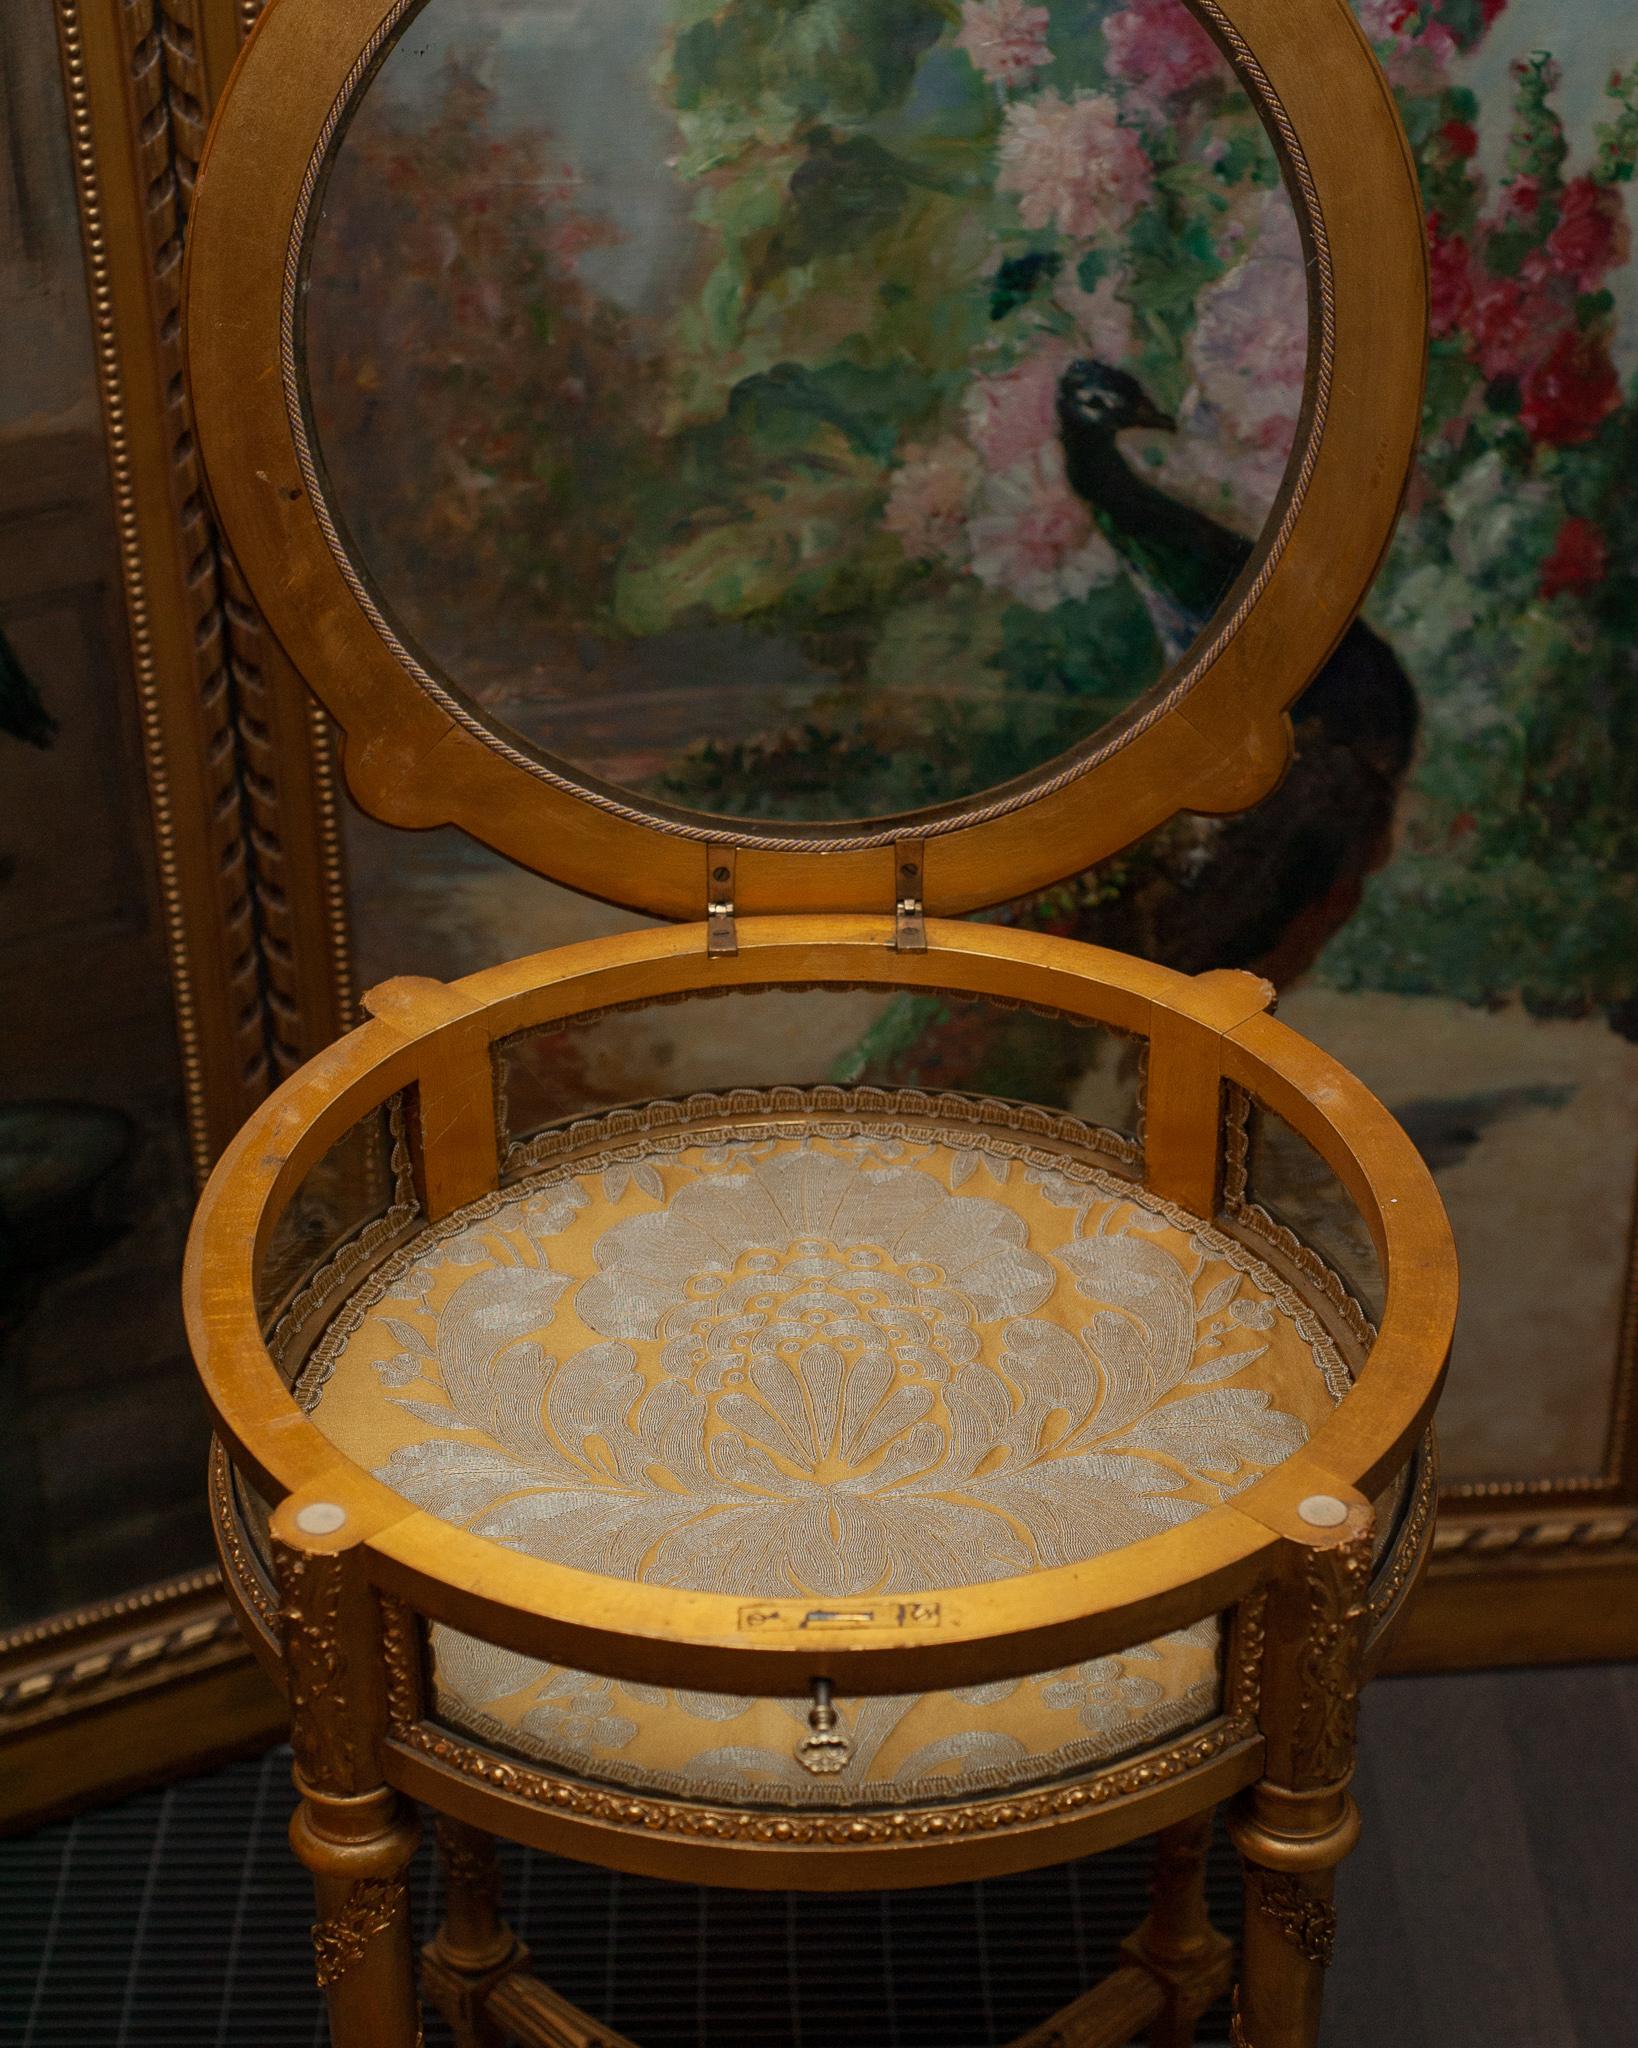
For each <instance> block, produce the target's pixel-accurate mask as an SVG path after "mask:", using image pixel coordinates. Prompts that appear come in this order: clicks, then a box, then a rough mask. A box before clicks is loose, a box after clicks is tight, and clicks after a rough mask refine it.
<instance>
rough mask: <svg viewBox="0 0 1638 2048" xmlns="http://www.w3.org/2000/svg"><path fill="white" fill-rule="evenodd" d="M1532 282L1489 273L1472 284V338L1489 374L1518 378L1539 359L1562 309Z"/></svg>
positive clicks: (1552, 333)
mask: <svg viewBox="0 0 1638 2048" xmlns="http://www.w3.org/2000/svg"><path fill="white" fill-rule="evenodd" d="M1529 282H1533V280H1522V279H1520V278H1516V277H1487V278H1485V279H1484V280H1483V281H1482V282H1481V283H1480V284H1478V285H1477V286H1476V287H1475V288H1474V293H1473V338H1474V352H1475V354H1476V355H1477V357H1478V360H1479V367H1480V369H1482V370H1483V371H1484V374H1485V375H1486V376H1487V377H1522V376H1524V375H1525V374H1526V372H1527V371H1530V370H1532V369H1534V367H1535V366H1536V365H1537V364H1538V363H1539V362H1540V361H1541V359H1542V357H1543V356H1544V355H1545V354H1546V353H1547V351H1548V349H1549V348H1550V347H1551V345H1552V338H1553V335H1554V333H1555V332H1556V331H1557V330H1558V329H1559V328H1560V327H1561V326H1562V325H1563V318H1564V316H1563V313H1562V311H1561V310H1560V309H1559V307H1558V306H1557V305H1556V304H1555V302H1554V301H1553V299H1552V298H1551V297H1550V296H1548V295H1547V294H1546V293H1544V292H1542V291H1540V290H1539V289H1538V290H1535V291H1532V290H1530V289H1529V288H1528V285H1529Z"/></svg>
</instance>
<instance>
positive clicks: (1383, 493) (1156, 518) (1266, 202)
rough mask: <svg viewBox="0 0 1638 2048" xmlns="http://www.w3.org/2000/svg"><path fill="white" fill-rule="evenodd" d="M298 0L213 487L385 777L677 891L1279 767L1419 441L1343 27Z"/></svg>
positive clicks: (829, 2) (1404, 247)
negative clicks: (716, 854)
mask: <svg viewBox="0 0 1638 2048" xmlns="http://www.w3.org/2000/svg"><path fill="white" fill-rule="evenodd" d="M1301 13H1302V19H1301V24H1300V32H1299V30H1298V29H1297V28H1294V27H1293V23H1292V11H1291V9H1290V6H1289V0H1189V4H1188V5H1187V6H1185V5H1184V4H1183V0H1130V4H1116V0H1041V4H1029V0H271V4H270V5H269V6H268V8H267V10H266V12H265V13H264V15H263V17H262V19H261V22H260V25H259V26H258V28H257V31H256V34H255V36H254V37H253V39H252V41H251V44H250V46H249V48H248V49H247V51H246V54H245V58H244V61H243V62H242V63H241V65H240V67H239V69H238V71H237V72H236V73H235V76H234V80H233V82H232V84H231V86H230V88H229V90H228V92H227V93H226V95H225V97H224V102H223V105H222V108H221V110H220V112H219V115H218V119H217V122H216V124H215V127H214V129H213V135H212V141H211V144H210V147H209V149H208V151H207V153H206V159H205V162H204V165H203V166H202V169H201V175H200V179H199V185H198V189H197V193H196V196H195V204H194V210H193V215H192V219H191V223H190V239H189V249H190V266H191V279H190V287H189V361H190V371H191V376H192V382H193V389H194V395H195V402H196V408H197V416H198V423H199V435H200V442H201V446H202V448H203V450H204V454H205V460H206V465H207V469H208V471H209V474H210V479H211V486H212V490H213V494H214V496H215V498H216V501H217V504H218V506H219V508H220V510H221V513H222V517H223V521H224V524H225V526H226V527H227V530H228V533H229V537H230V539H231V540H232V543H233V545H234V548H235V551H236V553H237V554H238V556H239V558H240V560H241V562H242V564H243V566H244V568H245V571H246V574H247V576H248V577H249V579H250V581H251V583H252V586H253V588H254V589H255V592H256V595H257V597H258V600H259V601H260V603H261V604H262V606H263V608H264V610H265V612H266V614H267V617H268V620H269V623H270V624H271V625H272V626H273V628H274V630H275V631H276V632H277V634H278V635H279V637H280V639H281V640H282V641H283V643H284V645H285V648H286V650H287V652H289V654H290V655H291V656H292V658H293V659H294V661H295V663H296V665H297V667H298V668H299V669H300V670H301V672H302V674H303V675H304V676H305V678H306V679H307V681H308V682H309V683H310V684H311V685H312V687H313V688H314V689H315V690H316V691H317V692H318V693H319V695H320V696H322V697H323V698H324V701H325V702H326V704H327V705H328V706H329V708H330V709H331V711H332V712H333V713H334V714H335V716H336V718H337V719H338V721H339V722H340V724H341V726H342V727H343V729H344V731H345V734H346V742H347V745H346V768H347V775H348V780H349V783H350V785H351V787H352V789H353V791H354V793H355V794H356V795H357V796H358V798H359V800H360V801H361V802H362V803H363V804H364V805H365V807H366V808H367V809H369V810H372V811H374V812H375V813H376V814H377V815H378V816H381V817H384V818H386V819H388V820H389V821H391V822H394V823H399V824H405V825H431V824H439V823H446V822H447V823H455V824H459V825H462V826H464V827H465V828H466V829H467V830H468V831H470V832H473V833H474V834H476V835H477V836H478V837H480V838H482V839H484V840H486V841H487V842H488V843H489V844H491V845H492V846H495V847H496V848H497V849H498V850H499V851H501V852H502V853H504V854H506V855H508V856H509V857H510V858H512V859H515V860H519V861H521V862H523V863H525V864H526V865H529V866H531V867H534V868H537V869H539V870H540V871H542V872H544V873H549V874H553V875H556V876H557V877H558V878H559V879H561V880H564V881H566V882H569V883H571V884H573V885H574V886H577V887H580V888H585V889H589V890H591V891H593V892H595V893H601V894H606V895H609V896H611V897H615V898H618V899H619V900H622V901H624V902H627V903H629V904H631V905H632V906H633V907H636V908H640V909H645V910H651V911H656V912H659V913H662V914H666V915H681V916H691V917H698V916H700V915H701V914H702V910H703V903H704V896H705V883H704V876H705V869H706V865H707V859H706V850H707V849H708V848H709V847H710V846H711V845H713V844H716V845H719V846H720V845H721V844H723V843H725V842H726V843H732V844H733V845H734V846H736V847H737V848H738V850H739V852H740V854H741V855H742V856H744V858H743V859H742V861H741V865H740V870H739V907H740V909H742V910H744V911H747V912H756V911H762V910H770V909H795V908H801V909H821V908H831V909H842V910H847V909H859V910H874V911H880V912H882V913H887V912H888V911H890V909H891V907H892V905H893V902H894V900H895V899H894V896H893V886H894V879H893V861H892V848H893V846H894V844H895V842H896V841H899V840H904V839H916V840H920V841H923V842H925V845H926V861H925V892H924V895H925V908H926V910H927V911H928V912H929V913H930V914H933V915H944V914H950V913H952V912H956V911H960V910H965V909H971V908H974V907H976V906H978V905H980V904H983V903H993V902H999V901H1002V900H1004V899H1006V898H1008V897H1012V896H1018V895H1021V894H1023V893H1025V892H1026V891H1028V890H1030V889H1033V888H1036V887H1039V886H1042V885H1044V884H1046V883H1050V882H1053V881H1056V880H1058V879H1060V878H1062V877H1063V876H1065V875H1068V874H1072V873H1074V872H1075V871H1076V870H1078V869H1080V868H1084V867H1086V866H1088V865H1090V864H1091V863H1092V862H1093V861H1095V860H1097V859H1098V858H1100V857H1102V856H1103V855H1105V854H1108V853H1111V852H1113V851H1115V850H1117V849H1118V848H1120V847H1121V846H1124V845H1127V844H1129V843H1130V842H1131V841H1132V840H1133V839H1135V838H1137V837H1138V836H1140V835H1141V834H1142V833H1143V832H1145V831H1147V830H1148V829H1150V827H1152V826H1154V825H1157V824H1159V823H1161V822H1163V821H1164V820H1165V819H1166V818H1168V817H1170V816H1171V815H1172V814H1173V813H1175V812H1176V811H1178V810H1180V809H1194V810H1203V811H1213V812H1221V811H1229V810H1234V809H1238V808H1242V807H1244V806H1245V805H1246V804H1249V803H1252V802H1254V801H1255V800H1256V799H1257V798H1258V797H1259V796H1260V795H1262V794H1263V793H1264V792H1265V791H1266V790H1268V789H1269V788H1270V787H1271V786H1272V784H1273V783H1274V781H1275V780H1277V778H1278V776H1279V774H1280V773H1281V771H1282V769H1283V766H1284V763H1285V760H1286V758H1287V754H1288V749H1289V731H1288V728H1287V726H1286V723H1285V720H1284V713H1285V710H1286V708H1287V707H1288V706H1289V705H1290V703H1291V702H1292V700H1293V699H1294V698H1295V697H1296V696H1297V694H1298V693H1299V692H1300V690H1301V689H1302V687H1303V686H1304V684H1305V683H1306V682H1307V681H1308V680H1309V679H1310V678H1311V677H1312V676H1313V675H1314V673H1315V671H1316V670H1317V669H1318V668H1319V667H1320V665H1321V664H1322V663H1323V662H1324V661H1325V659H1326V658H1327V656H1328V654H1330V653H1331V651H1332V650H1333V649H1335V647H1336V646H1337V642H1338V640H1339V638H1340V636H1342V635H1343V633H1344V632H1345V630H1346V629H1347V626H1348V621H1349V619H1350V617H1351V615H1352V613H1353V611H1354V609H1355V607H1356V606H1357V604H1358V602H1359V599H1360V597H1361V596H1362V594H1363V592H1364V590H1365V588H1366V587H1367V585H1368V583H1369V580H1370V577H1371V575H1372V573H1373V571H1374V569H1375V565H1376V563H1377V561H1378V559H1379V558H1380V555H1381V552H1382V549H1383V547H1384V545H1385V543H1386V538H1387V534H1388V532H1389V530H1390V528H1391V524H1392V519H1393V514H1394V511H1395V509H1396V506H1397V501H1398V496H1399V492H1400V489H1401V486H1402V482H1403V478H1404V476H1405V474H1406V470H1407V466H1408V462H1409V457H1410V450H1411V445H1412V441H1413V438H1414V432H1415V425H1416V419H1417V414H1418V410H1419V406H1418V399H1419V385H1420V376H1421V365H1422V355H1423V343H1424V335H1425V303H1426V279H1425V264H1424V259H1423V253H1422V232H1421V211H1420V204H1419V201H1418V197H1417V192H1416V186H1415V179H1414V174H1413V172H1412V169H1411V166H1410V161H1409V155H1408V151H1407V149H1406V147H1405V143H1404V137H1403V133H1402V131H1401V129H1400V127H1399V124H1398V118H1397V115H1396V113H1395V111H1394V109H1393V104H1392V100H1391V97H1390V95H1389V93H1388V91H1387V88H1386V84H1385V82H1384V80H1383V79H1382V76H1381V73H1380V72H1379V70H1378V69H1377V67H1376V64H1375V61H1374V59H1373V57H1372V56H1371V54H1370V51H1369V48H1368V46H1367V45H1366V43H1365V42H1364V40H1363V38H1362V37H1361V35H1360V33H1359V31H1358V29H1357V27H1356V26H1355V24H1354V22H1353V19H1352V17H1351V15H1350V14H1349V12H1348V9H1347V6H1346V4H1345V0H1311V4H1309V5H1307V6H1305V7H1304V9H1303V10H1302V11H1301Z"/></svg>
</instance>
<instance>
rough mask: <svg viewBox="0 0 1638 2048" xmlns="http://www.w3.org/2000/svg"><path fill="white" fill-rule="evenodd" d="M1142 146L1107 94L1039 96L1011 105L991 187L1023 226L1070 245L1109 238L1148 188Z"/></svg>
mask: <svg viewBox="0 0 1638 2048" xmlns="http://www.w3.org/2000/svg"><path fill="white" fill-rule="evenodd" d="M1153 182H1154V181H1153V176H1152V173H1151V171H1150V168H1149V159H1148V157H1147V156H1145V154H1144V151H1143V144H1142V143H1141V142H1140V141H1139V140H1138V138H1137V136H1136V135H1134V134H1133V133H1132V131H1131V129H1130V128H1123V127H1122V126H1121V124H1120V109H1119V108H1118V107H1117V106H1116V104H1115V102H1114V100H1113V99H1111V98H1110V96H1109V95H1108V94H1107V93H1089V92H1083V93H1077V94H1076V95H1075V97H1074V99H1072V100H1066V99H1064V98H1063V97H1062V95H1061V94H1059V93H1055V92H1043V93H1040V94H1039V95H1038V96H1037V97H1036V98H1034V99H1031V100H1019V101H1015V102H1014V103H1013V104H1012V105H1011V106H1009V107H1008V109H1007V114H1006V119H1005V121H1004V122H1003V124H1002V128H1001V168H1000V172H999V175H998V176H997V178H996V184H997V185H998V187H999V188H1000V189H1001V190H1002V191H1003V192H1015V193H1016V194H1017V195H1018V217H1019V219H1020V220H1021V221H1022V222H1023V223H1024V225H1025V227H1027V228H1033V229H1040V228H1044V227H1048V226H1051V225H1054V224H1055V225H1056V226H1057V227H1058V228H1060V229H1061V230H1062V231H1063V233H1064V234H1066V235H1072V236H1074V237H1076V238H1077V239H1093V238H1095V237H1097V236H1099V235H1108V234H1116V233H1118V232H1119V231H1120V230H1121V229H1122V228H1124V227H1125V226H1126V225H1127V223H1128V222H1129V221H1130V220H1131V219H1132V217H1133V215H1134V214H1135V213H1136V212H1137V211H1138V209H1139V207H1141V206H1142V205H1143V203H1144V202H1145V200H1147V199H1148V197H1149V194H1150V192H1151V190H1152V189H1153Z"/></svg>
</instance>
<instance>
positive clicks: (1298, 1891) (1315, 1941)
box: [1229, 1494, 1374, 2048]
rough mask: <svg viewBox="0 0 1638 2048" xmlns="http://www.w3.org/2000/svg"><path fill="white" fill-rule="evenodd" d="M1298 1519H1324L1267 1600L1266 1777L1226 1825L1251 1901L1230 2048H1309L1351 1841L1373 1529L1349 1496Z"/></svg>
mask: <svg viewBox="0 0 1638 2048" xmlns="http://www.w3.org/2000/svg"><path fill="white" fill-rule="evenodd" d="M1299 1513H1300V1514H1302V1515H1303V1516H1304V1519H1305V1520H1306V1519H1307V1517H1309V1516H1314V1517H1318V1518H1321V1519H1319V1520H1317V1521H1316V1523H1315V1524H1314V1525H1313V1526H1305V1527H1301V1533H1300V1534H1299V1535H1297V1536H1295V1537H1294V1538H1293V1540H1292V1542H1291V1545H1290V1551H1291V1555H1290V1560H1289V1568H1288V1569H1287V1570H1286V1571H1285V1572H1284V1573H1283V1574H1282V1576H1281V1577H1280V1578H1279V1579H1278V1580H1277V1581H1276V1582H1275V1584H1274V1585H1273V1586H1272V1587H1271V1588H1270V1594H1269V1607H1268V1641H1267V1648H1266V1651H1265V1656H1264V1666H1263V1673H1264V1675H1263V1697H1262V1704H1261V1708H1260V1710H1259V1718H1260V1720H1261V1722H1262V1726H1263V1733H1264V1737H1265V1739H1266V1742H1267V1758H1266V1763H1265V1766H1264V1775H1263V1777H1262V1779H1261V1781H1260V1782H1259V1783H1258V1784H1256V1785H1254V1786H1252V1787H1251V1789H1250V1790H1249V1791H1248V1792H1247V1793H1246V1794H1245V1795H1244V1798H1243V1800H1242V1801H1241V1802H1240V1803H1239V1805H1238V1807H1237V1808H1236V1810H1235V1811H1234V1812H1233V1814H1232V1815H1231V1817H1230V1822H1229V1829H1230V1833H1231V1834H1232V1835H1233V1837H1234V1842H1235V1846H1236V1847H1237V1848H1238V1849H1239V1851H1240V1855H1241V1859H1242V1862H1243V1865H1244V1870H1245V1888H1246V1917H1245V1934H1244V1940H1243V1946H1242V1951H1241V1963H1240V1983H1239V1988H1238V1991H1237V1993H1236V1998H1235V2015H1234V2031H1233V2034H1232V2036H1231V2038H1232V2040H1233V2041H1234V2042H1235V2044H1236V2048H1317V2044H1318V2042H1319V2038H1320V2003H1321V1999H1322V1997H1323V1995H1324V1988H1325V1971H1326V1968H1327V1966H1328V1964H1329V1963H1330V1960H1331V1952H1332V1948H1333V1946H1334V1943H1335V1939H1336V1913H1335V1910H1334V1909H1333V1906H1332V1903H1331V1899H1332V1887H1333V1881H1334V1872H1335V1870H1336V1866H1337V1865H1338V1864H1339V1863H1340V1862H1341V1861H1342V1859H1343V1857H1344V1856H1346V1855H1347V1853H1348V1851H1349V1850H1350V1849H1351V1848H1352V1847H1353V1846H1354V1843H1355V1842H1356V1841H1357V1840H1358V1839H1359V1811H1358V1809H1357V1807H1356V1806H1355V1805H1354V1802H1353V1800H1352V1799H1351V1798H1350V1797H1349V1796H1348V1780H1349V1778H1350V1777H1351V1776H1352V1774H1353V1767H1354V1733H1355V1722H1356V1718H1357V1713H1358V1702H1359V1686H1360V1677H1361V1671H1362V1666H1363V1659H1364V1651H1365V1639H1366V1634H1367V1630H1368V1626H1369V1613H1368V1609H1367V1604H1366V1603H1367V1599H1368V1593H1369V1586H1370V1576H1371V1560H1372V1540H1371V1539H1372V1531H1373V1527H1374V1517H1373V1515H1372V1513H1371V1510H1370V1507H1369V1505H1368V1504H1367V1503H1365V1502H1364V1501H1362V1500H1360V1499H1359V1498H1358V1497H1357V1496H1354V1495H1350V1496H1348V1497H1347V1498H1346V1499H1343V1498H1341V1497H1339V1496H1332V1495H1329V1494H1326V1495H1316V1496H1311V1497H1310V1498H1309V1499H1308V1500H1307V1501H1305V1502H1303V1504H1302V1508H1301V1509H1300V1510H1299ZM1332 1517H1334V1519H1331V1518H1332ZM1299 1526H1300V1525H1299Z"/></svg>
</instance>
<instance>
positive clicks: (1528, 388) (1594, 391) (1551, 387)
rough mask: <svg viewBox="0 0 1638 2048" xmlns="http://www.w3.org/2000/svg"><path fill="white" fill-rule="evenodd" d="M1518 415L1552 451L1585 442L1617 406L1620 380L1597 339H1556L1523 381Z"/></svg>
mask: <svg viewBox="0 0 1638 2048" xmlns="http://www.w3.org/2000/svg"><path fill="white" fill-rule="evenodd" d="M1522 396H1523V403H1522V405H1521V406H1520V408H1519V412H1520V416H1521V418H1522V419H1523V421H1524V424H1525V426H1526V427H1528V428H1529V430H1530V432H1531V434H1532V435H1533V436H1534V437H1535V439H1536V440H1538V441H1546V442H1548V443H1549V444H1550V445H1551V446H1553V447H1555V448H1569V447H1574V446H1575V444H1576V443H1577V442H1580V441H1589V440H1591V438H1592V437H1593V435H1594V434H1595V433H1596V432H1597V431H1598V428H1599V426H1600V425H1601V424H1602V422H1603V421H1604V420H1606V419H1607V418H1608V417H1609V415H1610V414H1611V413H1612V412H1614V410H1615V408H1616V407H1617V406H1618V405H1619V404H1620V403H1621V380H1620V378H1619V377H1618V376H1617V375H1616V370H1615V365H1614V363H1612V362H1611V361H1610V352H1609V345H1608V343H1607V342H1606V341H1605V339H1604V337H1603V336H1602V335H1601V334H1585V333H1577V332H1575V331H1574V330H1572V331H1571V332H1570V333H1568V334H1561V335H1560V336H1559V338H1558V341H1557V343H1556V345H1555V346H1554V348H1553V351H1552V353H1551V354H1550V355H1549V356H1548V357H1547V359H1546V360H1545V361H1544V362H1541V363H1538V364H1537V365H1536V367H1535V368H1534V369H1533V370H1531V371H1530V372H1529V374H1528V375H1527V376H1526V377H1525V379H1524V389H1523V394H1522Z"/></svg>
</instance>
